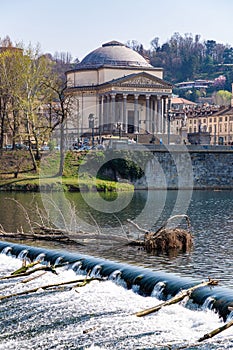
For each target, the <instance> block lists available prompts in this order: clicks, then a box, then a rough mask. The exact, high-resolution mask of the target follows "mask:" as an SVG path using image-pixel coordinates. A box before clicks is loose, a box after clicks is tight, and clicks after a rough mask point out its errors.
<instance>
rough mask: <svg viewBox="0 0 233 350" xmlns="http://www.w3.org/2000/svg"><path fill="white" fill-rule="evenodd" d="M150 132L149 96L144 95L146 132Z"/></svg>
mask: <svg viewBox="0 0 233 350" xmlns="http://www.w3.org/2000/svg"><path fill="white" fill-rule="evenodd" d="M149 130H150V95H146V131H148V132H149Z"/></svg>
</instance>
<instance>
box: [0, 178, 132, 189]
mask: <svg viewBox="0 0 233 350" xmlns="http://www.w3.org/2000/svg"><path fill="white" fill-rule="evenodd" d="M51 190H53V191H70V192H74V191H77V192H80V191H98V192H108V191H109V192H117V191H133V190H134V186H133V185H132V184H129V183H119V182H116V181H107V180H101V179H94V178H89V179H88V178H83V179H82V180H80V179H79V180H78V179H77V178H75V177H69V178H63V177H51V178H39V177H38V176H34V177H33V176H32V177H25V176H19V177H18V178H17V179H10V178H8V179H1V180H0V191H31V192H47V191H51Z"/></svg>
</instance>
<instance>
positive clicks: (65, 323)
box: [0, 191, 233, 350]
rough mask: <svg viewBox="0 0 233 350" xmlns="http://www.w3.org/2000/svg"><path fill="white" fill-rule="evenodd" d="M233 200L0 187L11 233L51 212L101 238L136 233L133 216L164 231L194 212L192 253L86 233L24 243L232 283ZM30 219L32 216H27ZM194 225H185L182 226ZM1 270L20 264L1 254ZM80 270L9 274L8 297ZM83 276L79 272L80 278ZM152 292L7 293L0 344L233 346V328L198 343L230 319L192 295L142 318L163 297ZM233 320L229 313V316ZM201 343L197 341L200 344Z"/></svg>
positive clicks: (101, 348)
mask: <svg viewBox="0 0 233 350" xmlns="http://www.w3.org/2000/svg"><path fill="white" fill-rule="evenodd" d="M232 205H233V196H232V191H216V192H214V191H194V192H193V193H191V194H190V193H188V192H187V191H179V192H177V191H150V192H146V191H137V192H135V193H134V194H132V193H120V194H114V193H113V194H98V193H85V194H82V193H53V194H51V195H50V194H46V193H43V194H39V193H37V194H32V193H5V192H2V193H0V223H1V225H2V226H3V227H4V229H5V230H6V231H10V232H15V231H17V230H19V231H21V230H24V231H25V232H26V231H27V230H29V226H30V223H29V221H30V220H31V221H34V222H38V221H39V217H41V218H42V216H43V220H44V223H46V215H45V209H44V208H46V211H47V213H48V214H49V217H50V219H51V220H52V222H53V224H55V225H56V226H57V227H61V228H64V227H66V228H67V229H71V228H73V229H74V228H77V229H82V230H84V231H89V232H93V231H98V232H99V233H100V235H101V234H109V235H117V236H120V235H126V234H128V235H129V236H132V237H135V229H134V228H133V227H130V226H129V225H128V224H127V221H126V220H127V218H130V219H132V220H134V221H136V222H137V223H138V224H140V226H143V227H145V228H147V229H153V230H155V229H156V228H158V227H160V226H161V225H162V223H163V222H164V221H165V220H166V219H167V218H168V217H170V216H171V215H173V214H185V213H187V214H188V215H189V216H190V219H191V223H192V233H193V236H194V248H193V250H192V251H191V252H189V253H185V254H183V253H179V254H171V255H167V254H161V255H154V254H148V253H146V252H145V251H143V250H139V249H137V248H134V247H124V246H123V245H122V244H120V243H119V242H118V243H116V242H115V241H111V240H101V239H99V240H97V241H95V242H93V241H92V240H89V239H85V240H84V241H83V243H85V245H83V246H79V247H78V246H74V245H62V244H58V243H52V242H50V243H46V242H40V241H34V242H32V241H20V242H19V243H23V244H28V245H32V246H41V247H46V248H51V249H54V248H55V249H59V250H60V249H62V250H66V251H70V252H73V253H75V252H76V253H77V252H78V253H84V254H89V255H93V256H101V257H104V258H108V259H111V260H114V261H119V262H125V263H127V264H131V265H137V266H139V265H140V266H143V267H147V268H150V269H152V270H155V271H158V270H163V271H166V272H172V273H173V274H177V275H180V276H189V277H190V276H192V277H198V278H200V277H201V278H202V279H206V278H207V277H208V276H210V277H213V278H216V279H219V280H220V285H222V286H223V287H224V286H227V287H230V288H233V282H232V254H233V244H232V243H233V214H232ZM29 217H30V220H29ZM179 224H180V225H182V226H184V225H186V223H185V222H181V223H179ZM0 265H1V275H9V274H10V273H11V272H12V271H14V270H16V269H17V268H19V267H20V266H21V261H20V260H19V259H15V258H14V257H11V256H5V255H4V254H0ZM77 274H78V272H76V273H75V272H74V271H73V270H72V269H69V270H67V269H66V268H61V269H60V270H59V274H58V275H57V276H56V275H54V274H51V273H50V272H48V273H47V274H45V275H43V276H42V277H40V278H39V279H35V280H31V281H30V282H28V283H27V284H26V285H24V284H23V283H21V281H20V279H18V280H16V283H14V282H13V281H11V280H3V281H1V283H0V289H1V295H8V294H11V293H15V292H16V293H18V292H20V293H21V292H22V291H23V290H28V289H30V288H35V287H36V288H37V287H38V288H39V287H41V286H43V285H46V284H51V283H57V282H61V281H62V282H63V281H64V280H70V279H74V278H77V277H78V276H77ZM80 277H81V276H80ZM156 288H157V287H156V286H155V290H154V292H153V293H152V294H153V295H151V297H147V298H145V297H143V296H140V295H138V294H137V293H135V292H137V290H134V291H133V290H127V289H126V288H125V285H124V283H123V284H122V283H120V282H119V283H117V284H116V283H113V282H112V281H105V282H98V281H94V282H92V283H90V284H88V285H87V286H85V287H82V288H76V289H74V288H73V289H69V288H68V289H67V288H64V289H59V290H57V291H55V290H51V291H48V292H44V291H43V290H41V289H38V291H37V292H36V293H30V294H28V295H24V296H20V297H14V298H9V299H6V300H4V301H1V303H0V311H1V312H0V315H1V316H0V325H1V328H0V329H1V334H0V339H1V343H0V349H3V350H5V349H12V350H21V349H25V350H26V349H32V348H36V349H41V350H46V349H48V350H50V349H60V350H72V349H73V350H81V349H83V350H87V349H88V350H89V349H90V350H107V349H114V350H118V349H119V350H124V349H127V350H135V349H137V350H143V349H144V350H145V349H148V350H149V349H151V350H152V349H153V350H156V349H161V350H162V349H163V350H165V349H179V348H180V349H181V348H182V349H183V348H186V349H190V350H194V349H197V348H198V349H201V350H213V349H216V350H220V349H233V343H232V328H230V329H228V330H226V331H224V332H222V333H221V334H219V335H217V336H215V337H214V338H212V339H210V340H208V341H206V342H204V343H197V341H198V339H199V338H200V337H201V336H203V335H204V334H206V333H208V332H210V331H212V330H214V329H216V328H218V327H221V326H222V325H223V324H224V322H223V320H222V319H220V318H219V317H218V315H217V314H216V313H214V312H213V311H211V310H209V309H207V306H208V303H206V305H203V306H202V307H201V308H200V307H199V308H198V309H197V306H195V305H193V306H192V304H191V305H189V306H188V307H187V305H186V303H187V300H186V301H184V302H182V303H179V304H176V305H173V306H169V307H165V308H163V309H162V310H161V311H159V312H158V313H157V314H152V315H150V316H147V317H144V318H137V317H136V316H135V315H133V314H134V313H135V312H137V311H140V310H143V309H145V308H148V307H152V306H154V305H156V304H158V303H160V301H159V300H158V299H157V297H159V294H158V293H159V292H158V290H159V289H158V290H157V289H156ZM231 317H232V314H230V316H229V319H228V320H230V319H231ZM192 344H193V345H192Z"/></svg>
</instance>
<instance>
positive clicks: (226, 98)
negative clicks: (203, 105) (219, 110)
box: [213, 90, 232, 106]
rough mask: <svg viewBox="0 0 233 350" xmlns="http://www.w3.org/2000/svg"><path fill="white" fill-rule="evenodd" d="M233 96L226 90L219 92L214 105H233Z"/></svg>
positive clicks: (215, 95)
mask: <svg viewBox="0 0 233 350" xmlns="http://www.w3.org/2000/svg"><path fill="white" fill-rule="evenodd" d="M231 98H232V94H231V93H230V92H229V91H226V90H219V91H218V92H216V93H215V94H214V96H213V99H214V103H216V104H217V105H220V106H229V105H230V103H231Z"/></svg>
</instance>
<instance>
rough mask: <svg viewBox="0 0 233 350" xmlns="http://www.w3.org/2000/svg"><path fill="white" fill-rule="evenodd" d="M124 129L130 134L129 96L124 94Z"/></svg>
mask: <svg viewBox="0 0 233 350" xmlns="http://www.w3.org/2000/svg"><path fill="white" fill-rule="evenodd" d="M123 128H124V130H125V132H128V118H127V94H123Z"/></svg>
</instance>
